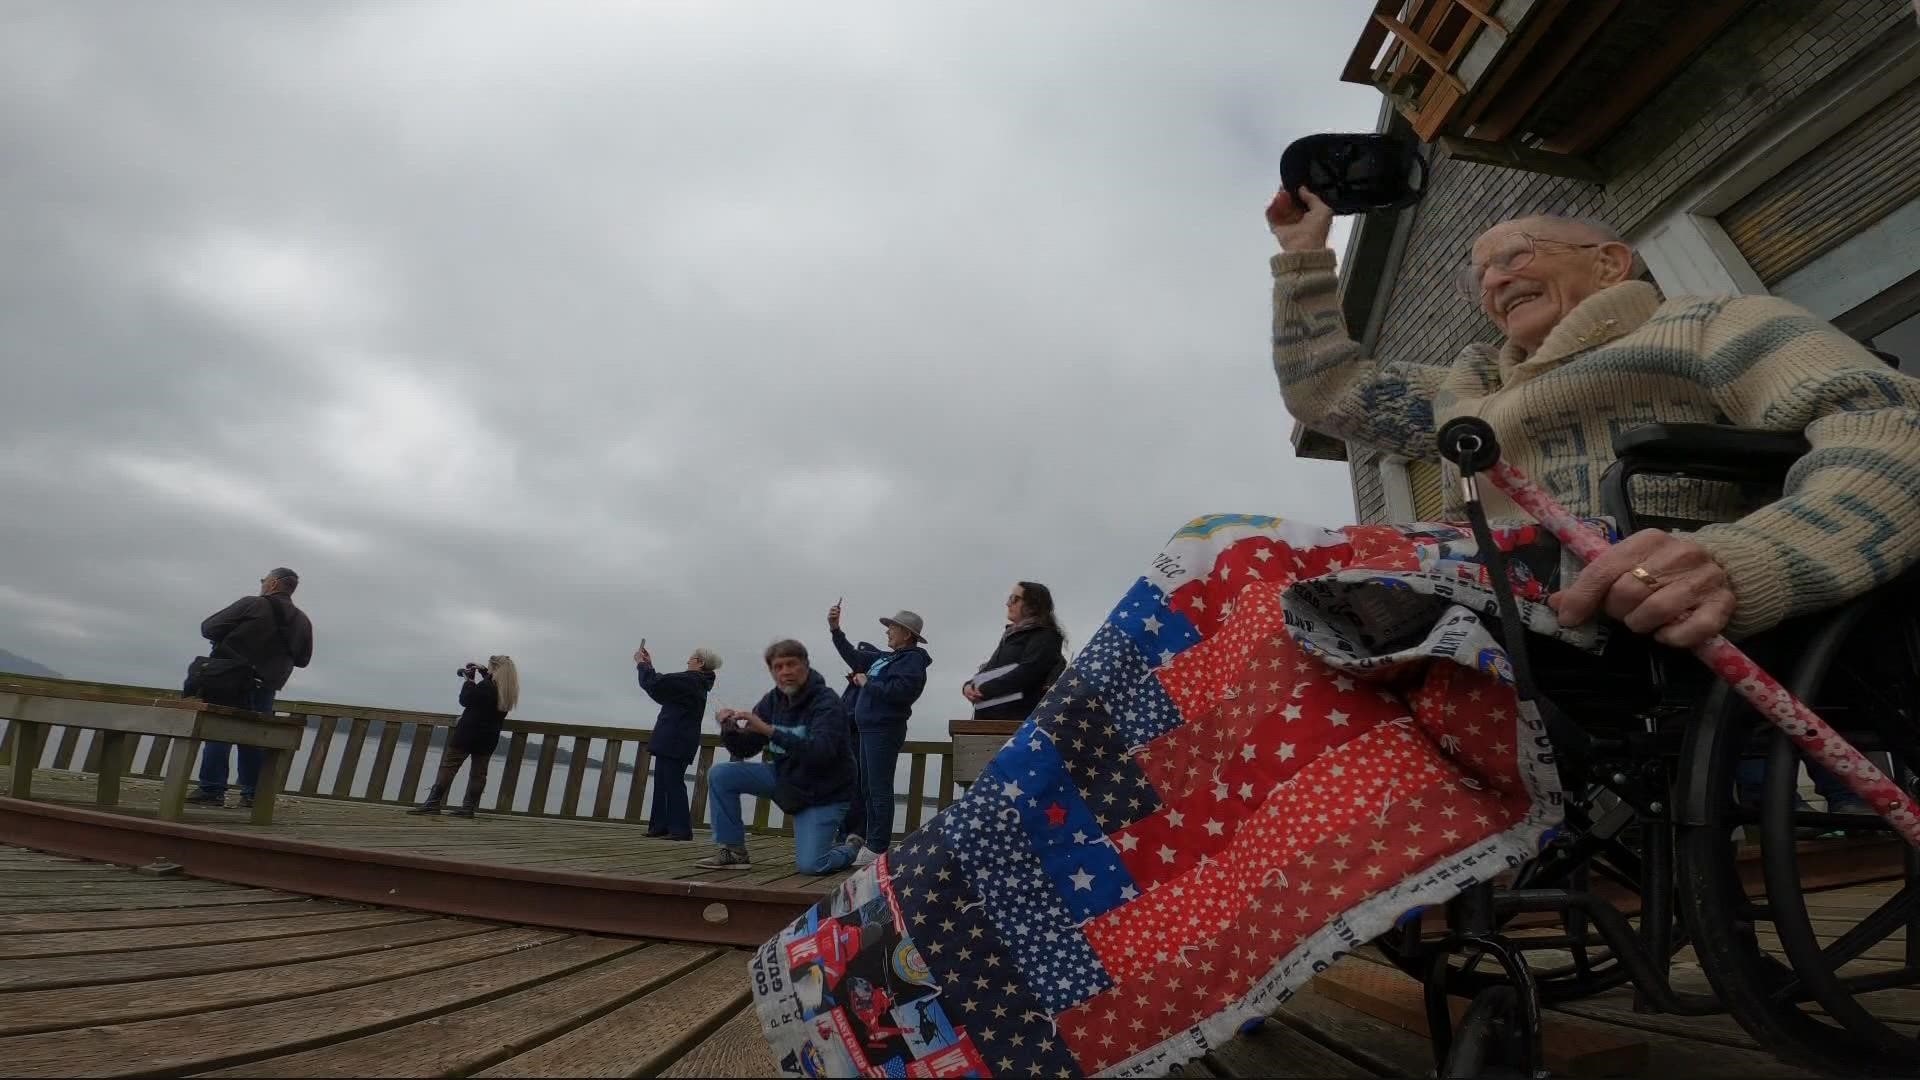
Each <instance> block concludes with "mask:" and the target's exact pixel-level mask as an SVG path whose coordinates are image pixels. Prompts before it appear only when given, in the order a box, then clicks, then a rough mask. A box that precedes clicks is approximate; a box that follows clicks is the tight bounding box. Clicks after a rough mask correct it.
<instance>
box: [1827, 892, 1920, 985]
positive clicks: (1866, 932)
mask: <svg viewBox="0 0 1920 1080" xmlns="http://www.w3.org/2000/svg"><path fill="white" fill-rule="evenodd" d="M1916 906H1920V892H1916V891H1915V890H1914V887H1913V886H1912V885H1908V886H1907V887H1906V888H1904V889H1901V890H1900V891H1899V892H1897V893H1895V894H1894V895H1893V896H1892V897H1890V898H1889V899H1888V900H1887V902H1886V903H1884V904H1881V905H1880V906H1879V907H1878V908H1876V909H1875V910H1874V912H1873V914H1871V915H1869V916H1867V917H1866V918H1865V919H1862V920H1861V921H1860V925H1858V926H1855V927H1854V928H1853V929H1851V930H1849V931H1847V932H1846V933H1844V934H1842V935H1840V937H1839V938H1838V939H1836V940H1835V941H1834V943H1833V944H1831V945H1829V946H1827V947H1826V948H1824V949H1822V950H1820V958H1821V959H1822V960H1823V961H1825V962H1826V963H1827V965H1828V970H1831V971H1836V972H1837V971H1839V970H1840V968H1841V967H1842V966H1843V965H1845V964H1846V963H1847V962H1848V961H1850V960H1854V959H1856V958H1858V957H1859V955H1860V954H1861V953H1862V952H1865V951H1866V950H1867V949H1868V948H1869V947H1871V946H1873V945H1876V944H1878V943H1880V942H1882V941H1885V940H1886V938H1887V935H1888V934H1891V933H1893V932H1894V931H1895V930H1900V929H1902V928H1904V927H1905V926H1906V922H1907V918H1908V916H1910V915H1912V914H1913V913H1914V910H1915V908H1916Z"/></svg>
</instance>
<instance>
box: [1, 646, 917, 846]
mask: <svg viewBox="0 0 1920 1080" xmlns="http://www.w3.org/2000/svg"><path fill="white" fill-rule="evenodd" d="M0 684H4V685H8V686H10V687H15V688H19V689H22V690H25V691H28V692H31V690H32V688H33V687H34V686H35V685H40V686H44V687H59V688H61V690H62V692H71V691H73V690H75V689H81V690H85V689H87V688H93V689H98V690H110V691H120V692H124V691H137V692H139V693H142V694H148V695H152V696H156V697H168V696H178V695H177V694H176V693H174V692H172V691H168V690H162V689H156V688H153V687H130V686H119V685H111V684H105V683H76V682H72V681H69V680H64V679H37V678H30V677H27V676H18V675H0ZM275 711H276V712H278V713H279V714H280V715H282V716H289V717H292V718H294V719H296V720H300V721H302V722H304V723H306V725H307V729H306V734H305V735H304V736H303V737H302V739H301V743H300V750H299V751H298V752H296V753H295V754H293V755H290V757H289V759H288V763H287V769H288V774H287V776H286V778H285V783H284V784H283V786H282V788H281V790H282V792H283V793H285V794H288V795H300V796H303V797H312V798H325V799H341V800H347V801H353V802H368V803H383V804H388V805H392V806H409V805H412V804H413V803H415V802H418V801H419V800H420V799H422V798H424V797H425V794H426V790H427V788H428V786H430V785H431V784H432V781H433V775H434V772H435V771H436V770H437V769H438V768H439V762H440V753H441V749H442V747H443V746H444V745H445V741H446V733H447V731H448V730H449V729H451V728H452V726H453V723H454V721H455V720H456V719H457V717H455V716H454V715H453V714H450V713H429V712H413V711H409V710H402V709H379V708H370V707H366V706H359V705H340V704H333V703H328V702H316V701H281V702H277V703H276V704H275ZM56 730H57V731H58V735H57V736H56V737H54V738H50V739H49V740H48V744H47V746H48V748H47V750H46V752H45V756H43V757H42V758H41V760H40V766H41V767H43V768H52V769H62V770H73V769H77V770H79V771H82V772H94V771H97V770H98V768H99V755H100V750H101V743H100V741H99V740H97V739H95V738H94V737H93V733H92V732H89V731H83V730H81V729H79V728H60V729H56ZM503 734H504V736H505V737H504V738H503V739H502V740H501V746H500V749H498V750H496V751H495V752H494V758H493V761H492V763H491V769H490V771H489V779H488V782H487V792H486V794H485V796H484V797H483V798H482V800H481V808H482V809H483V810H487V811H489V812H492V813H496V814H516V815H524V816H534V817H562V818H579V819H586V820H598V821H622V822H633V823H640V822H644V821H645V820H646V813H647V809H648V806H649V802H650V788H649V787H648V773H649V771H650V770H649V762H650V759H649V758H648V757H647V756H646V746H647V739H648V737H649V735H650V734H651V732H650V731H648V730H646V729H644V728H626V727H601V726H590V725H579V724H546V723H540V722H538V721H527V720H517V719H509V720H508V721H507V723H506V728H505V730H504V732H503ZM13 739H14V735H13V730H12V725H8V730H7V731H6V734H5V735H4V736H3V737H0V761H11V760H12V751H13ZM174 741H175V740H173V739H169V738H166V737H156V736H151V735H146V736H141V738H140V741H139V743H138V744H137V745H136V746H135V747H134V748H133V759H132V760H133V767H132V768H131V769H130V770H129V771H128V775H129V776H143V777H151V778H155V779H158V778H159V777H161V776H162V775H163V774H164V773H165V770H166V764H167V755H168V753H169V752H171V751H172V746H171V745H170V744H172V743H173V742H174ZM563 748H564V750H565V756H564V758H563V757H562V753H561V752H562V749H563ZM719 752H720V737H719V736H718V735H705V736H702V738H701V746H700V755H699V758H698V759H697V760H696V762H695V764H694V775H693V795H692V799H693V821H694V825H695V826H696V827H698V826H704V825H705V824H706V821H707V772H708V770H709V769H711V768H712V767H713V762H714V757H715V755H716V754H717V753H719ZM901 764H902V767H903V768H904V769H905V770H906V773H907V779H906V781H905V782H904V783H901V782H899V780H898V778H897V775H896V786H895V791H896V801H897V802H898V803H900V804H903V806H904V815H903V816H900V817H896V818H895V821H896V822H899V823H902V824H903V825H904V831H906V832H911V831H912V830H914V829H917V828H919V827H920V825H921V824H922V822H924V821H925V820H926V819H928V818H930V817H932V816H933V814H934V813H936V812H938V811H939V810H940V809H941V808H942V807H944V806H946V805H947V804H948V803H949V802H951V801H953V792H954V774H953V765H954V762H953V745H952V743H950V742H947V741H932V740H909V741H908V742H907V743H906V744H905V746H904V747H903V748H902V750H901ZM929 779H932V780H933V783H932V784H931V785H930V784H929V783H928V781H929ZM681 782H682V783H684V782H685V778H681ZM464 788H465V773H464V772H462V774H461V777H460V778H459V779H458V780H456V781H455V790H454V796H453V797H454V798H455V799H456V800H457V799H458V797H459V793H460V792H461V791H463V790H464ZM749 820H750V821H751V827H752V828H753V829H755V830H757V831H761V832H782V833H785V832H791V831H792V826H791V824H790V823H788V822H787V821H786V816H785V815H784V814H782V813H781V812H780V809H779V808H778V807H776V806H775V805H773V800H771V799H767V798H759V799H756V800H755V806H754V808H753V812H752V815H751V817H750V819H749ZM896 831H902V830H901V829H900V828H899V826H896Z"/></svg>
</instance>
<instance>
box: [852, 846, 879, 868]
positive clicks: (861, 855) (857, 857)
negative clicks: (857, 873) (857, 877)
mask: <svg viewBox="0 0 1920 1080" xmlns="http://www.w3.org/2000/svg"><path fill="white" fill-rule="evenodd" d="M879 857H880V853H879V852H877V851H874V850H872V849H870V848H865V847H862V848H861V849H860V850H859V851H858V852H856V853H855V854H854V856H853V868H854V869H855V870H858V869H860V868H861V867H863V866H872V865H873V861H874V860H875V859H878V858H879Z"/></svg>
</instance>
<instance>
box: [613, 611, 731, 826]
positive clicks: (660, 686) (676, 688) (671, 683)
mask: <svg viewBox="0 0 1920 1080" xmlns="http://www.w3.org/2000/svg"><path fill="white" fill-rule="evenodd" d="M633 663H634V666H635V667H636V668H637V669H638V670H639V673H640V689H642V690H645V691H646V692H647V696H648V697H650V698H652V699H653V700H655V701H657V702H659V703H660V718H659V719H658V720H655V721H654V722H653V735H652V737H650V738H649V739H648V740H647V753H648V754H649V755H651V756H652V757H653V808H652V810H650V811H649V812H648V814H647V835H648V836H663V837H666V838H667V839H668V840H691V839H693V811H692V810H691V809H690V808H689V807H688V805H687V767H688V766H689V765H692V764H693V759H694V756H695V755H696V754H698V753H699V752H700V720H701V718H702V717H703V716H705V715H706V712H707V692H708V691H710V690H712V689H713V683H714V678H715V675H714V673H715V672H717V671H719V670H720V657H718V656H717V655H715V654H714V651H713V650H712V649H706V648H701V649H695V650H693V655H691V656H689V657H687V670H685V671H676V672H673V673H672V674H669V675H662V674H661V673H659V672H658V671H655V670H653V654H652V653H650V652H648V651H647V647H646V646H645V645H642V646H640V650H639V651H638V652H636V653H634V654H633ZM633 797H634V796H633V795H631V794H629V795H628V798H633Z"/></svg>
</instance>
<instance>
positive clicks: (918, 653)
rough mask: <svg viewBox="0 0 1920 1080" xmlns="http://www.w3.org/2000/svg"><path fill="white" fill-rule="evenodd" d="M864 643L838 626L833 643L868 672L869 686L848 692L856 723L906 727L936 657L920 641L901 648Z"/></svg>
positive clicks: (857, 668) (870, 726) (849, 662)
mask: <svg viewBox="0 0 1920 1080" xmlns="http://www.w3.org/2000/svg"><path fill="white" fill-rule="evenodd" d="M860 645H861V646H862V647H855V646H854V645H853V644H851V643H850V642H848V641H847V635H846V634H845V633H843V632H842V631H841V630H840V629H838V628H837V627H836V628H835V629H834V631H833V647H834V648H836V649H838V650H840V658H841V659H842V660H845V661H846V662H847V666H848V667H851V668H853V670H855V671H859V672H865V673H866V676H867V685H866V686H864V687H858V688H855V689H854V690H850V691H849V694H848V697H849V700H850V703H851V705H852V708H853V726H854V727H856V728H859V729H861V730H865V731H873V730H879V729H883V728H894V727H900V728H904V727H906V725H907V718H908V717H910V716H912V715H913V703H914V702H916V701H918V700H920V693H921V691H923V690H925V689H926V688H927V666H928V665H929V664H931V663H933V657H932V656H930V655H928V653H927V650H926V649H924V648H922V647H920V646H919V645H909V646H907V647H906V648H904V649H901V650H899V651H897V652H884V651H881V650H879V649H876V648H874V647H873V646H871V645H868V644H867V643H866V642H864V641H863V642H861V643H860ZM856 691H857V692H856Z"/></svg>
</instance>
